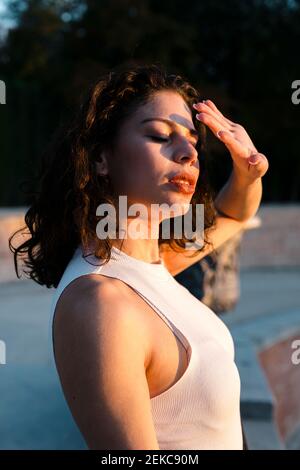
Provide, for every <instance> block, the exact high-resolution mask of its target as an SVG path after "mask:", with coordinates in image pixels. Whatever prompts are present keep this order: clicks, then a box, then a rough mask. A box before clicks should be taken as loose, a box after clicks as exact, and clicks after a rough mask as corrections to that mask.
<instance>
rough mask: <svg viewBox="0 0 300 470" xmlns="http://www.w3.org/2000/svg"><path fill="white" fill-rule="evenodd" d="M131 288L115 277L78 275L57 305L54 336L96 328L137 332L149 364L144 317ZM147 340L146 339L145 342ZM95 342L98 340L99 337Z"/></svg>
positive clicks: (65, 335)
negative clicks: (141, 339)
mask: <svg viewBox="0 0 300 470" xmlns="http://www.w3.org/2000/svg"><path fill="white" fill-rule="evenodd" d="M132 294H133V293H132V290H131V288H130V287H129V286H128V285H127V284H125V283H124V282H122V281H121V280H119V279H116V278H110V277H108V276H103V275H99V274H89V275H85V276H80V277H79V278H77V279H75V280H74V281H73V282H71V283H70V284H69V285H68V286H67V287H66V289H65V290H64V291H63V293H62V295H61V296H60V298H59V301H58V302H57V306H56V311H55V318H54V325H53V335H54V340H55V339H56V338H59V336H60V335H62V336H63V337H65V338H66V337H67V336H68V335H70V334H71V333H72V332H73V334H76V332H78V331H86V330H88V331H89V334H92V333H93V332H95V334H96V335H97V331H98V330H99V328H102V329H104V328H105V329H106V331H108V332H112V331H114V332H116V331H117V330H122V333H123V334H125V332H127V333H128V334H131V335H134V334H135V333H137V332H138V335H139V337H140V338H143V341H144V346H145V364H146V365H148V362H149V361H150V344H149V343H148V342H149V341H150V337H149V331H148V329H147V325H146V324H145V323H144V321H143V315H142V314H141V311H140V309H139V308H138V305H137V303H136V302H135V301H134V296H133V295H132ZM148 338H149V339H148ZM97 339H98V340H99V341H100V338H99V336H97Z"/></svg>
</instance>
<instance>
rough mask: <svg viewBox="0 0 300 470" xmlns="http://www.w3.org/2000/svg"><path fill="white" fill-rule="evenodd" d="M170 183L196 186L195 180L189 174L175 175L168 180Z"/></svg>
mask: <svg viewBox="0 0 300 470" xmlns="http://www.w3.org/2000/svg"><path fill="white" fill-rule="evenodd" d="M169 181H170V183H179V184H188V185H189V186H196V183H197V178H196V177H195V176H193V175H190V174H189V173H177V174H176V175H174V176H172V177H171V178H170V179H169Z"/></svg>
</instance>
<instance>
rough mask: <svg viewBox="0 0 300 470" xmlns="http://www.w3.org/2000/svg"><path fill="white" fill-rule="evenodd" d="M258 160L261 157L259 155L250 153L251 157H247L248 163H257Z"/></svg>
mask: <svg viewBox="0 0 300 470" xmlns="http://www.w3.org/2000/svg"><path fill="white" fill-rule="evenodd" d="M260 160H261V158H260V156H259V155H251V157H249V159H248V163H250V165H257V163H259V162H260Z"/></svg>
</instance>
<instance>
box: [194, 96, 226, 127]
mask: <svg viewBox="0 0 300 470" xmlns="http://www.w3.org/2000/svg"><path fill="white" fill-rule="evenodd" d="M193 107H194V108H195V109H197V110H198V111H203V112H206V113H208V114H211V115H212V116H214V117H215V118H217V119H218V120H219V121H220V123H221V124H222V125H223V127H228V126H229V127H232V126H234V122H232V121H230V119H227V118H226V117H225V116H224V115H223V114H222V113H221V111H219V109H218V108H217V107H216V105H215V104H214V103H213V102H212V101H211V100H205V101H203V102H201V103H196V104H194V105H193Z"/></svg>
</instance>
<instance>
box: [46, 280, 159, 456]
mask: <svg viewBox="0 0 300 470" xmlns="http://www.w3.org/2000/svg"><path fill="white" fill-rule="evenodd" d="M96 276H99V277H96ZM103 277H104V276H100V275H88V276H84V277H82V278H78V279H77V280H76V281H75V280H74V281H73V282H72V283H71V284H70V285H69V286H67V288H66V289H65V291H64V292H63V293H62V295H61V298H60V299H59V303H58V304H57V311H56V314H55V319H54V320H55V321H54V325H53V339H54V352H55V362H56V367H57V370H58V374H59V377H60V381H61V384H62V388H63V391H64V395H65V397H66V399H67V402H68V404H69V406H70V409H71V411H72V414H73V416H74V418H75V421H76V422H77V424H78V426H79V428H80V430H81V432H82V434H83V436H84V437H85V439H86V441H87V443H88V446H89V448H93V449H106V450H107V449H152V448H156V449H158V446H157V442H156V437H155V430H154V426H153V423H152V418H151V403H150V395H149V386H148V382H147V375H146V368H147V360H148V336H147V334H145V325H144V324H143V322H142V321H141V319H142V317H141V316H140V317H139V315H138V312H137V311H136V308H135V305H134V302H132V301H131V296H130V295H129V293H128V291H127V289H126V286H124V285H122V282H121V281H119V280H117V279H114V278H107V279H103Z"/></svg>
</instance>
